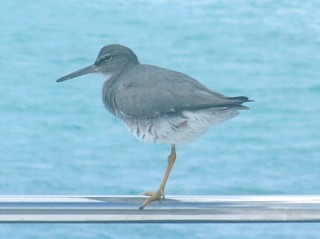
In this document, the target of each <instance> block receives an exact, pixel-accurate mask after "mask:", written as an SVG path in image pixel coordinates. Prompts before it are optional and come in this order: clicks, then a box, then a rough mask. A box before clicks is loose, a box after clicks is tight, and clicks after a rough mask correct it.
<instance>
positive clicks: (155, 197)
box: [139, 189, 164, 210]
mask: <svg viewBox="0 0 320 239" xmlns="http://www.w3.org/2000/svg"><path fill="white" fill-rule="evenodd" d="M141 194H142V195H146V196H149V197H148V198H147V199H146V200H145V201H144V202H143V203H142V205H141V206H140V207H139V209H140V210H142V209H144V208H145V206H147V205H148V204H149V203H150V202H153V201H157V200H160V199H161V198H162V199H164V191H163V190H161V189H158V190H157V191H156V192H143V193H141Z"/></svg>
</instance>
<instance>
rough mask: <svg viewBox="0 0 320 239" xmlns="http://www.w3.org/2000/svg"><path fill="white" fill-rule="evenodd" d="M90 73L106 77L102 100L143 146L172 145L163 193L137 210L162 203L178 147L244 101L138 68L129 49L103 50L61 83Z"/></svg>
mask: <svg viewBox="0 0 320 239" xmlns="http://www.w3.org/2000/svg"><path fill="white" fill-rule="evenodd" d="M90 73H101V74H103V75H104V76H105V77H106V81H105V82H104V84H103V89H102V100H103V103H104V105H105V107H106V108H107V109H108V110H109V111H110V112H111V113H112V114H114V115H115V116H116V117H118V118H119V119H121V120H122V122H123V123H124V124H125V125H126V126H127V127H128V128H129V130H130V132H131V133H132V134H133V135H134V136H135V137H137V138H138V139H140V140H141V141H143V142H152V143H166V144H170V145H171V153H170V155H169V157H168V166H167V169H166V171H165V174H164V176H163V179H162V182H161V184H160V187H159V189H158V190H157V191H155V192H144V193H143V194H144V195H146V196H148V197H147V199H146V200H145V201H144V202H143V204H142V205H141V206H140V207H139V208H140V209H143V208H144V207H145V206H146V205H148V204H149V203H150V202H152V201H155V200H159V199H161V197H162V198H164V190H165V186H166V183H167V180H168V178H169V175H170V172H171V169H172V167H173V164H174V162H175V160H176V148H175V145H176V144H181V143H186V142H189V141H191V140H192V139H194V138H195V137H197V136H198V135H200V134H202V133H203V132H205V131H206V130H207V129H208V128H209V127H211V126H213V125H215V124H218V123H220V122H223V121H225V120H228V119H231V118H233V117H235V116H237V115H238V114H239V113H238V110H242V109H248V108H247V107H245V106H243V105H242V104H243V103H245V102H249V101H251V100H249V99H248V97H245V96H238V97H227V96H224V95H222V94H220V93H217V92H214V91H212V90H210V89H208V88H206V87H205V86H204V85H202V84H201V83H199V82H198V81H196V80H195V79H193V78H191V77H190V76H188V75H185V74H183V73H179V72H176V71H173V70H169V69H165V68H161V67H157V66H152V65H146V64H140V62H139V60H138V58H137V56H136V55H135V53H134V52H133V51H132V50H131V49H129V48H128V47H125V46H122V45H117V44H112V45H107V46H104V47H103V48H102V49H101V50H100V52H99V55H98V57H97V59H96V61H95V62H94V64H93V65H90V66H87V67H85V68H82V69H80V70H78V71H75V72H73V73H71V74H68V75H66V76H63V77H61V78H59V79H58V80H57V82H61V81H65V80H69V79H72V78H75V77H78V76H82V75H85V74H90Z"/></svg>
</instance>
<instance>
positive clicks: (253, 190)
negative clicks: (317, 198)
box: [0, 0, 320, 239]
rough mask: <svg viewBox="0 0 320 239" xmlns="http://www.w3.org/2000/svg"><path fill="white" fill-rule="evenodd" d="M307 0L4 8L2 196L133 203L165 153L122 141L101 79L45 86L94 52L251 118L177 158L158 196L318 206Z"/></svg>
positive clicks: (26, 234)
mask: <svg viewBox="0 0 320 239" xmlns="http://www.w3.org/2000/svg"><path fill="white" fill-rule="evenodd" d="M319 9H320V4H319V3H318V1H316V0H313V1H307V2H306V1H302V0H300V1H298V0H297V1H281V2H280V1H275V0H274V1H271V0H270V1H241V2H240V1H188V2H187V1H182V0H181V1H173V2H169V1H135V2H132V3H131V2H128V1H76V0H72V1H71V0H70V1H62V0H56V1H36V2H33V1H29V2H27V1H1V8H0V30H1V31H0V32H1V37H0V61H1V63H0V74H1V79H0V80H1V86H0V113H1V117H0V194H1V195H25V194H28V195H38V194H40V195H50V194H55V195H65V194H71V195H79V194H98V195H101V194H118V195H126V194H130V195H136V194H138V193H140V192H142V191H145V190H152V189H156V188H157V187H158V184H159V182H160V180H161V177H162V174H163V171H164V169H165V166H166V160H164V159H165V158H166V156H167V155H168V153H169V146H167V145H144V144H142V143H141V142H139V141H137V140H136V139H135V138H133V137H132V136H131V135H130V134H129V133H128V131H127V129H126V128H125V127H123V125H122V124H121V122H120V121H119V120H117V119H116V118H115V117H113V116H112V115H111V114H110V113H108V112H107V111H106V110H105V109H104V107H103V105H102V102H101V95H100V94H101V86H102V83H103V78H101V77H100V76H94V75H91V76H85V77H82V78H78V79H74V80H72V81H68V82H64V83H60V84H58V83H55V80H56V79H57V78H58V77H60V76H62V75H64V74H66V73H69V72H71V71H73V70H76V69H78V68H81V67H83V66H86V65H89V64H91V63H92V62H93V61H94V60H95V58H96V55H97V54H98V51H99V50H100V48H101V47H102V46H103V45H106V44H110V43H120V44H123V45H127V46H129V47H130V48H132V49H133V50H134V51H135V52H136V54H137V55H138V57H139V59H140V61H141V62H143V63H148V64H154V65H159V66H162V67H167V68H171V69H175V70H178V71H182V72H185V73H187V74H189V75H191V76H193V77H194V78H196V79H198V80H199V81H201V82H202V83H203V84H205V85H206V86H208V87H209V88H212V89H214V90H216V91H219V92H221V93H223V94H226V95H230V96H238V95H245V96H249V97H250V98H252V99H255V102H254V103H250V108H251V110H249V111H244V112H241V114H240V115H239V116H238V117H237V118H235V119H232V120H230V121H228V122H225V123H223V124H221V125H219V126H216V127H214V128H212V129H210V130H209V131H208V132H207V133H206V134H204V135H202V136H201V137H199V138H198V139H197V140H195V141H194V142H192V143H190V144H187V145H181V146H178V147H177V153H178V159H177V162H176V165H175V168H174V170H173V172H172V175H171V178H170V180H169V183H168V187H167V195H177V194H178V195H239V194H240V195H256V194H259V195H264V194H266V195H269V194H276V195H286V194H319V193H320V184H319V181H320V174H319V169H320V149H319V146H320V126H319V120H320V113H319V111H320V104H319V102H320V76H319V66H320V55H319V52H320V14H319V13H320V12H319ZM0 235H1V238H155V239H157V238H161V239H162V238H219V239H220V238H290V239H292V238H319V236H320V224H236V225H234V224H218V225H217V224H213V225H212V224H200V225H198V224H191V225H190V224H189V225H185V224H161V225H158V224H152V225H128V224H125V225H122V224H116V225H114V224H110V225H108V224H98V225H96V224H89V225H86V224H80V225H76V224H73V225H70V224H54V225H47V224H41V225H39V224H27V225H24V224H14V225H12V224H5V225H0Z"/></svg>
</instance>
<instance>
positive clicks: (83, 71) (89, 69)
mask: <svg viewBox="0 0 320 239" xmlns="http://www.w3.org/2000/svg"><path fill="white" fill-rule="evenodd" d="M95 72H97V70H96V67H95V65H91V66H87V67H84V68H82V69H80V70H77V71H75V72H72V73H70V74H68V75H65V76H62V77H61V78H59V79H58V80H57V82H61V81H65V80H70V79H72V78H76V77H78V76H82V75H86V74H91V73H95Z"/></svg>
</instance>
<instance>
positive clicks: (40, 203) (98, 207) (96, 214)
mask: <svg viewBox="0 0 320 239" xmlns="http://www.w3.org/2000/svg"><path fill="white" fill-rule="evenodd" d="M144 199H145V197H143V196H0V223H11V222H44V223H48V222H57V223H61V222H62V223H64V222H69V223H70V222H71V223H96V222H99V223H172V222H175V223H177V222H179V223H186V222H187V223H189V222H190V223H204V222H206V223H221V222H228V223H235V222H320V196H172V197H167V198H166V199H165V200H160V201H159V202H153V203H151V204H150V205H148V206H147V207H146V208H145V209H144V210H139V209H138V207H139V205H140V204H141V203H142V202H143V200H144Z"/></svg>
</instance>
